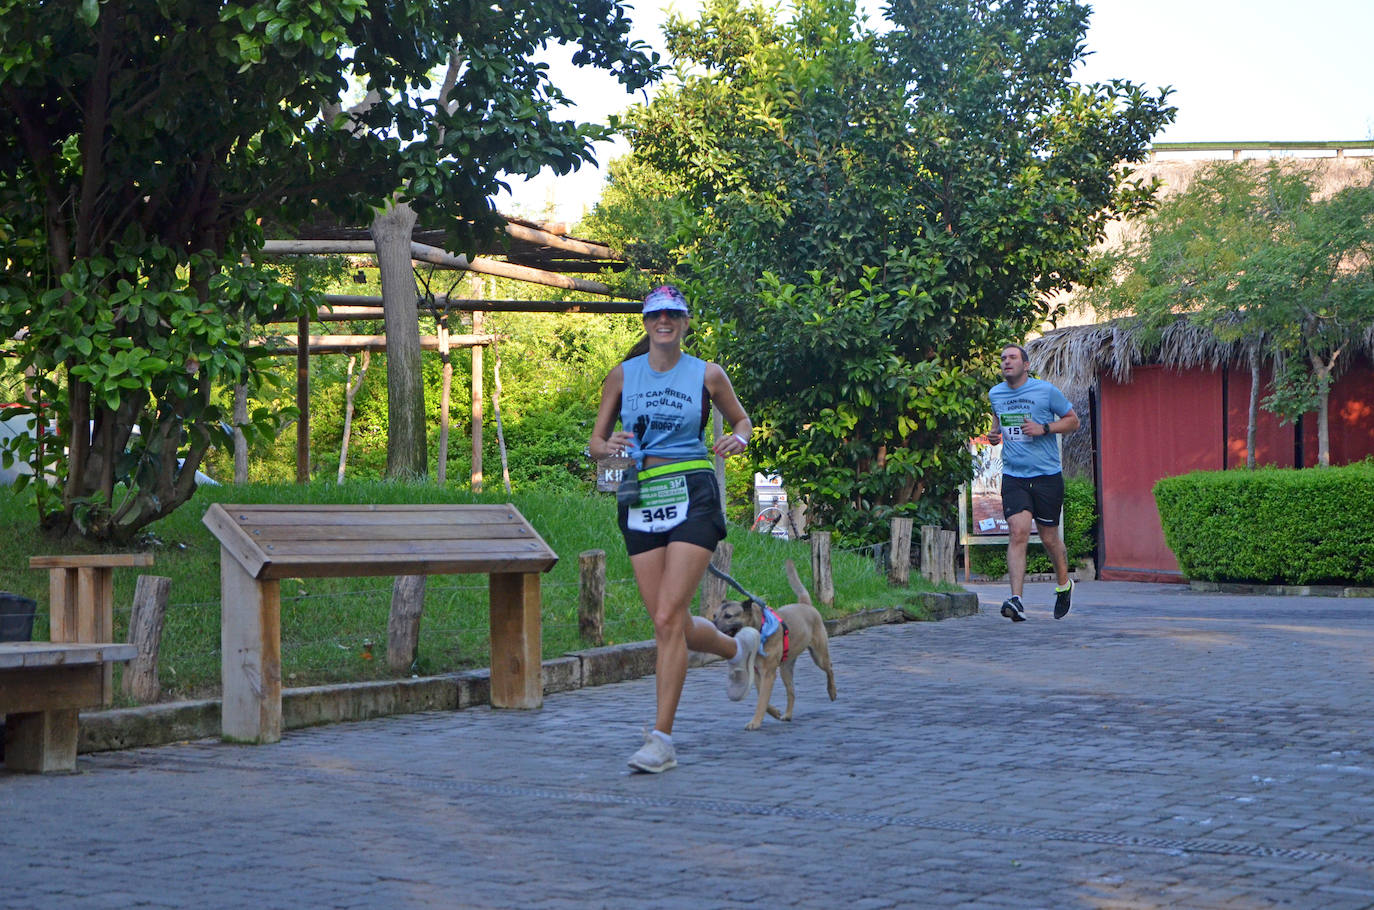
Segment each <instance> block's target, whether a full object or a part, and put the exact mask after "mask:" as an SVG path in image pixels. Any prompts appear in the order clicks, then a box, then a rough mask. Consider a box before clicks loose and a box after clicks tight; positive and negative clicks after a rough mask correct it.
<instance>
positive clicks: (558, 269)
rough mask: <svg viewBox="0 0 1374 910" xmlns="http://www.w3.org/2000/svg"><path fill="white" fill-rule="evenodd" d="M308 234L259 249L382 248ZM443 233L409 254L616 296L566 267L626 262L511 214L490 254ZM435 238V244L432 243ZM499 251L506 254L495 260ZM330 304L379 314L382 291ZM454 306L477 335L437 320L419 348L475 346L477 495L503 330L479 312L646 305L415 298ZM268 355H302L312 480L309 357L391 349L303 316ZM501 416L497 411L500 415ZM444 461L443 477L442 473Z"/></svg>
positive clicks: (420, 305)
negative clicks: (490, 357)
mask: <svg viewBox="0 0 1374 910" xmlns="http://www.w3.org/2000/svg"><path fill="white" fill-rule="evenodd" d="M307 233H308V234H309V236H308V237H305V238H299V239H293V240H269V241H267V242H266V243H265V244H264V245H263V249H262V253H263V254H264V255H267V256H283V255H374V256H375V255H376V244H375V243H374V242H373V240H372V239H371V237H370V236H369V234H368V232H367V231H366V230H362V229H356V228H341V227H337V226H332V227H331V226H319V225H316V226H313V227H311V228H309V229H307ZM442 243H443V237H442V234H439V233H436V232H433V231H419V230H417V231H416V232H415V234H414V235H413V238H412V242H411V250H410V252H411V258H412V260H413V261H414V262H423V263H428V264H430V265H434V266H437V267H439V268H442V269H451V270H455V271H470V272H475V273H477V274H481V275H491V276H494V277H500V278H509V279H513V280H516V281H522V282H527V283H530V284H535V285H540V286H544V287H555V288H562V289H565V290H571V291H576V292H578V293H581V294H590V295H601V296H603V297H605V298H614V296H615V291H614V289H613V288H612V287H611V286H610V285H608V284H605V283H604V282H600V281H595V280H591V279H587V278H581V277H576V276H573V275H569V274H568V273H570V272H591V271H602V270H605V269H608V268H609V269H623V268H626V267H627V265H628V264H627V263H626V261H625V259H624V257H623V256H621V255H620V254H619V253H617V252H616V251H614V250H613V249H611V248H610V247H609V246H606V245H605V244H600V243H596V242H594V241H590V240H583V239H579V238H574V237H569V236H567V234H566V231H564V230H563V229H562V228H561V226H559V225H544V224H539V223H536V222H529V221H522V220H519V219H513V218H508V219H507V220H506V227H505V231H504V232H503V234H502V235H501V236H499V237H498V238H497V239H496V241H495V242H494V243H493V244H492V247H491V248H490V249H489V250H487V251H484V254H483V255H476V256H471V257H469V256H466V255H461V254H454V253H449V252H447V251H445V250H444V249H443V248H442ZM436 244H437V245H436ZM497 255H500V256H504V258H496V256H497ZM325 303H326V310H325V311H324V312H321V313H320V314H318V315H317V317H316V318H317V319H318V320H319V321H322V322H343V321H349V320H360V319H381V318H383V309H382V298H380V297H373V296H358V295H327V296H326V298H325ZM436 310H437V311H439V312H440V313H441V314H446V313H448V312H450V311H457V312H465V313H471V314H472V332H471V333H468V334H458V335H452V334H449V333H448V330H447V324H446V321H445V320H443V319H442V318H441V319H440V330H439V334H438V335H423V336H421V338H420V347H421V349H422V350H435V351H439V353H440V354H441V356H443V357H444V360H445V365H446V366H445V368H446V371H447V369H448V366H447V363H448V352H449V350H450V349H452V348H454V347H459V348H468V349H470V350H471V351H472V365H471V369H472V377H471V388H472V435H473V439H472V472H471V484H472V488H473V490H474V491H475V492H480V490H481V488H482V476H483V474H482V420H483V416H484V406H483V402H482V371H483V363H482V352H483V350H484V349H485V348H486V347H487V346H488V345H491V344H494V343H495V342H496V341H497V336H495V335H492V334H489V333H485V332H483V331H482V314H483V313H487V312H523V313H638V312H639V310H640V303H639V302H638V301H629V300H625V299H623V298H622V299H620V300H615V299H599V300H576V301H542V300H496V299H490V298H459V297H450V296H446V295H445V296H439V297H436V298H435V299H434V300H433V301H432V302H431V301H419V302H417V306H416V318H417V319H418V318H419V317H420V316H421V315H422V314H423V313H426V312H434V311H436ZM262 344H263V346H264V347H265V349H266V350H267V351H268V352H269V353H272V354H281V355H294V356H295V357H296V373H297V382H296V404H297V407H298V408H299V410H300V419H299V421H298V422H297V425H296V458H297V465H296V478H297V481H298V482H305V481H306V480H308V479H309V464H310V448H309V434H310V400H309V399H310V384H309V369H310V367H309V358H310V356H311V355H312V354H336V353H352V352H357V351H379V352H385V351H386V335H385V334H374V335H353V334H350V335H343V334H326V335H318V334H311V333H310V332H309V327H308V324H307V322H306V320H304V319H300V320H298V322H297V326H296V333H295V334H294V335H291V334H287V335H284V336H281V338H280V340H276V339H273V340H271V341H269V342H263V343H262ZM498 416H499V415H498ZM441 420H442V421H443V424H442V427H441V436H442V437H443V438H446V437H447V429H448V424H447V421H448V415H447V372H446V385H445V402H444V406H443V408H442V416H441ZM443 470H444V468H443V464H442V462H441V465H440V476H441V479H442V476H443Z"/></svg>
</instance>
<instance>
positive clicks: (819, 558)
mask: <svg viewBox="0 0 1374 910" xmlns="http://www.w3.org/2000/svg"><path fill="white" fill-rule="evenodd" d="M811 583H812V584H814V585H815V586H816V600H817V601H819V602H820V603H821V604H822V605H823V606H827V607H833V606H834V605H835V579H834V578H833V577H832V576H831V574H830V532H829V531H812V532H811Z"/></svg>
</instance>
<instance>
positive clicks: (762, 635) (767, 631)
mask: <svg viewBox="0 0 1374 910" xmlns="http://www.w3.org/2000/svg"><path fill="white" fill-rule="evenodd" d="M759 607H760V609H761V610H762V611H763V628H762V629H760V630H759V653H760V654H762V653H763V647H764V645H765V644H766V643H767V642H768V639H769V637H770V636H772V635H775V634H777V633H778V632H782V660H787V652H788V651H789V650H791V643H792V642H791V633H789V632H788V630H787V623H785V622H783V621H782V617H781V616H779V615H778V614H777V613H776V612H774V610H773V608H772V607H769V606H766V605H764V604H759Z"/></svg>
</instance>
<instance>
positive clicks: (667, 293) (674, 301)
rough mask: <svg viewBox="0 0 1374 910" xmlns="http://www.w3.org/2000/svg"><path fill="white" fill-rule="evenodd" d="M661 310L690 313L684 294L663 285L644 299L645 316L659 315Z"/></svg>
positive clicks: (667, 285)
mask: <svg viewBox="0 0 1374 910" xmlns="http://www.w3.org/2000/svg"><path fill="white" fill-rule="evenodd" d="M659 310H676V311H677V312H679V313H687V312H690V311H689V310H688V309H687V298H686V297H683V296H682V292H681V291H679V290H678V289H677V288H675V287H673V286H672V285H671V284H665V285H661V286H660V287H656V288H654V289H653V290H652V291H650V292H649V295H648V296H647V297H645V298H644V315H645V316H648V315H649V314H650V313H657V312H658V311H659Z"/></svg>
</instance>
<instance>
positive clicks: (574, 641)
mask: <svg viewBox="0 0 1374 910" xmlns="http://www.w3.org/2000/svg"><path fill="white" fill-rule="evenodd" d="M507 501H511V502H513V503H514V505H515V506H516V508H518V509H519V510H520V512H521V513H522V514H523V515H524V516H525V517H526V518H527V519H528V520H529V522H530V524H532V525H533V526H534V528H535V529H536V530H537V531H538V532H539V533H540V534H541V535H542V536H543V538H544V540H545V541H547V542H548V544H549V546H551V547H552V548H553V549H554V551H555V552H557V553H558V555H559V562H558V565H557V566H556V567H555V568H554V569H553V570H552V571H550V572H549V573H547V574H546V575H544V577H543V580H542V585H541V588H542V594H543V653H544V657H545V658H549V657H556V656H558V655H560V654H563V653H565V652H567V651H574V650H578V649H581V648H584V647H587V644H586V643H585V642H583V641H582V640H581V639H580V637H579V635H578V629H577V594H578V565H577V563H578V560H577V557H578V554H579V553H581V552H582V551H584V550H592V549H599V550H604V551H606V580H607V584H606V638H607V643H610V644H614V643H621V642H630V641H642V640H645V639H649V638H652V637H653V628H652V625H651V624H650V622H649V619H648V616H647V615H646V614H645V611H644V607H643V605H642V604H641V603H640V600H639V594H638V591H637V589H636V588H635V584H634V577H633V575H632V573H631V570H630V561H629V559H628V557H626V555H625V548H624V545H623V543H622V541H621V538H620V533H619V531H618V530H617V529H616V526H615V505H614V500H613V498H612V497H611V496H609V495H606V494H601V495H597V494H592V493H589V494H586V495H568V494H541V493H529V494H523V495H516V496H514V497H511V498H509V500H508V499H507V497H506V496H504V495H503V494H491V495H482V496H474V495H471V494H468V493H465V492H458V491H455V490H452V489H442V488H439V487H436V486H434V485H432V484H399V483H382V482H377V483H361V482H350V483H348V484H345V485H343V486H337V485H335V484H333V483H325V482H320V483H314V484H311V485H308V486H298V485H295V484H290V485H284V484H273V485H266V484H260V485H248V486H219V487H202V488H200V489H199V490H198V491H197V493H196V495H195V498H193V499H192V500H191V501H190V502H189V503H187V504H186V505H184V506H182V507H181V508H180V509H178V510H177V511H176V512H175V513H174V514H173V515H171V516H169V517H168V518H166V519H164V520H162V521H161V522H158V523H157V524H155V525H153V526H152V527H151V528H150V532H151V533H150V537H149V541H148V543H147V544H146V545H144V546H140V547H135V548H131V549H134V550H137V551H150V552H152V553H153V554H154V558H155V563H154V565H153V566H152V567H151V568H149V569H143V570H141V571H142V572H144V573H147V574H156V575H164V576H167V577H169V578H171V579H172V584H171V593H170V603H169V606H168V609H167V618H166V624H165V626H164V629H163V635H162V651H161V658H160V664H159V674H160V677H161V683H162V690H163V692H162V698H163V699H164V700H173V699H179V698H188V697H205V696H212V695H218V693H219V675H220V648H219V622H220V602H219V601H220V596H219V559H220V554H219V544H218V543H217V541H216V540H215V539H214V537H213V536H212V535H211V534H210V532H209V530H208V529H206V527H205V526H204V525H203V524H202V523H201V516H203V515H204V513H205V510H206V508H208V507H209V505H210V503H212V502H234V503H314V504H323V503H433V502H454V503H501V502H507ZM728 540H729V542H730V543H732V544H733V545H734V547H735V553H734V561H733V565H732V569H731V574H732V575H733V576H734V577H735V578H736V579H738V580H739V582H740V583H741V584H742V585H744V586H745V587H746V588H748V589H749V590H750V591H752V592H753V593H754V594H756V595H758V596H759V597H761V598H763V599H764V600H765V601H767V602H768V603H777V604H782V603H787V602H790V601H791V600H792V599H793V598H792V595H791V591H790V589H789V588H788V586H787V579H786V577H785V575H784V572H783V563H784V562H785V561H786V560H787V559H789V558H790V559H793V560H795V562H796V564H797V568H798V571H799V572H800V573H801V577H802V581H803V582H804V583H806V584H807V586H808V588H811V587H812V585H811V577H810V575H811V570H810V566H811V557H810V547H809V544H808V543H806V542H805V541H798V542H794V541H784V540H779V539H777V538H774V537H770V536H767V535H763V534H754V533H750V532H749V531H748V530H746V529H744V528H741V527H731V529H730V534H729V537H728ZM87 552H108V551H100V550H97V549H95V548H93V547H92V546H91V545H89V544H87V543H85V542H84V541H80V540H77V541H72V540H62V541H54V540H50V539H47V538H45V537H43V536H42V535H40V534H39V532H38V530H37V512H36V510H35V509H34V507H33V504H32V502H31V501H30V499H29V495H28V494H27V493H14V492H12V491H10V490H8V489H3V490H0V589H3V590H5V591H9V592H12V593H16V594H22V595H24V596H27V597H31V598H33V599H34V600H36V601H38V604H39V612H38V618H37V620H36V621H35V623H34V637H35V638H39V639H42V638H46V637H47V601H48V591H47V572H45V571H38V570H33V569H29V568H28V560H29V557H30V556H34V555H40V554H57V553H62V554H73V553H87ZM832 562H833V574H834V582H835V606H834V608H833V609H831V610H829V611H826V610H823V611H822V612H823V613H824V614H825V615H826V616H827V617H833V616H839V615H844V614H848V613H854V612H858V611H860V610H865V609H871V608H874V607H887V606H897V605H900V604H905V603H906V602H907V600H908V598H909V595H910V594H911V592H913V591H923V590H934V588H933V587H932V586H930V585H928V584H927V583H926V582H925V580H924V579H922V578H920V577H919V574H918V573H913V574H914V577H913V579H912V582H911V586H910V587H909V588H905V589H901V588H892V587H890V586H889V585H888V583H887V581H886V580H885V579H884V578H883V577H882V576H881V575H879V574H878V572H877V571H876V570H875V567H874V564H873V560H872V559H871V558H869V556H868V555H867V554H866V553H848V552H835V553H833V555H832ZM139 572H140V570H137V569H121V570H116V572H115V638H116V639H117V640H119V641H124V640H125V639H126V636H127V634H128V622H129V612H130V604H131V603H132V601H133V591H134V584H135V581H136V579H137V576H138V574H139ZM391 584H392V580H391V579H390V578H342V579H321V578H310V579H284V580H283V581H282V583H281V599H282V672H283V677H284V678H283V684H284V685H286V686H303V685H313V684H318V683H324V682H338V681H357V680H369V679H382V678H386V677H388V676H390V675H392V674H391V673H390V672H389V671H388V670H387V667H386V626H387V614H388V611H389V609H390V604H391ZM813 593H814V589H813ZM488 644H489V643H488V638H487V578H486V576H485V575H449V576H431V577H430V578H429V580H428V583H427V588H426V593H425V613H424V617H423V619H422V620H421V624H420V647H419V656H418V658H417V659H416V662H415V664H414V666H413V667H412V668H411V672H412V673H413V674H415V675H421V676H423V675H429V674H435V673H444V672H450V671H454V670H460V669H467V668H471V667H485V666H487V665H488V659H489V655H488ZM118 672H119V671H118V670H117V671H116V673H118Z"/></svg>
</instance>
